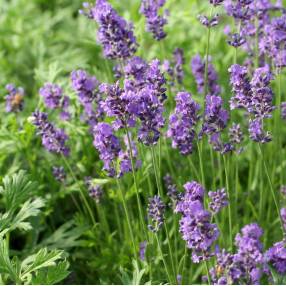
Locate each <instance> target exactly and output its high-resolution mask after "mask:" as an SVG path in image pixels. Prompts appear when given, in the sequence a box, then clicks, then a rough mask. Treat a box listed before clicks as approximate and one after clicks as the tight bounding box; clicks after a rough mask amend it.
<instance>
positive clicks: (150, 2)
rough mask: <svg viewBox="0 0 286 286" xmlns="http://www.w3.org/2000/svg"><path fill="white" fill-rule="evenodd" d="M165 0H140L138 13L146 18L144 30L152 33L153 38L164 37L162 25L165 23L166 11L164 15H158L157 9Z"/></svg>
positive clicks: (160, 38)
mask: <svg viewBox="0 0 286 286" xmlns="http://www.w3.org/2000/svg"><path fill="white" fill-rule="evenodd" d="M165 2H166V0H158V1H157V0H156V1H154V0H142V1H141V7H140V13H142V14H143V15H144V16H145V18H146V30H147V31H148V32H150V33H152V35H153V37H154V39H156V40H157V41H160V40H162V39H164V38H165V37H166V33H165V31H164V26H165V25H166V24H167V19H166V16H165V15H166V14H167V13H166V12H167V11H165V12H164V14H165V15H163V16H161V15H159V10H160V8H162V7H163V6H164V4H165Z"/></svg>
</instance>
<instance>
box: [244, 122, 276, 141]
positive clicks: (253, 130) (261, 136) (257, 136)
mask: <svg viewBox="0 0 286 286" xmlns="http://www.w3.org/2000/svg"><path fill="white" fill-rule="evenodd" d="M248 130H249V134H250V139H251V140H253V141H255V142H260V143H268V142H270V141H272V136H271V134H270V133H269V132H268V131H267V132H265V131H264V130H263V129H262V122H261V120H259V119H254V120H249V128H248Z"/></svg>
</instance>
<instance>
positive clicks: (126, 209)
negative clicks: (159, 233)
mask: <svg viewBox="0 0 286 286" xmlns="http://www.w3.org/2000/svg"><path fill="white" fill-rule="evenodd" d="M116 183H117V188H118V189H119V193H120V196H121V200H122V204H123V209H124V213H125V216H126V220H127V226H128V230H129V234H130V237H131V242H132V246H133V251H134V257H135V258H136V260H137V261H138V255H137V251H136V244H135V240H134V234H133V230H132V227H131V220H130V215H129V212H128V208H127V203H126V200H125V195H124V193H123V191H122V188H121V186H120V182H119V179H118V178H116Z"/></svg>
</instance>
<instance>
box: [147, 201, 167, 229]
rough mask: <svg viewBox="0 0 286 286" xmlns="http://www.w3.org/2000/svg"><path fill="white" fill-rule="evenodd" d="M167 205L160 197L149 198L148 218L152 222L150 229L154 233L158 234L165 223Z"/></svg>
mask: <svg viewBox="0 0 286 286" xmlns="http://www.w3.org/2000/svg"><path fill="white" fill-rule="evenodd" d="M164 212H165V204H164V203H163V201H162V199H161V198H160V197H159V196H154V197H153V198H149V204H148V216H149V218H150V219H151V221H152V224H151V225H148V228H149V229H150V230H151V231H152V232H158V231H159V230H160V228H161V227H162V225H163V223H164Z"/></svg>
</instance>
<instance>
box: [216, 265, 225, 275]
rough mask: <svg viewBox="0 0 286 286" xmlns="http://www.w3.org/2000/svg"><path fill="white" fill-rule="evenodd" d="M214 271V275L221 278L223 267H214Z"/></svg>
mask: <svg viewBox="0 0 286 286" xmlns="http://www.w3.org/2000/svg"><path fill="white" fill-rule="evenodd" d="M215 270H216V274H217V275H218V276H221V275H222V274H223V270H224V269H223V267H221V266H220V265H217V266H216V267H215Z"/></svg>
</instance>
